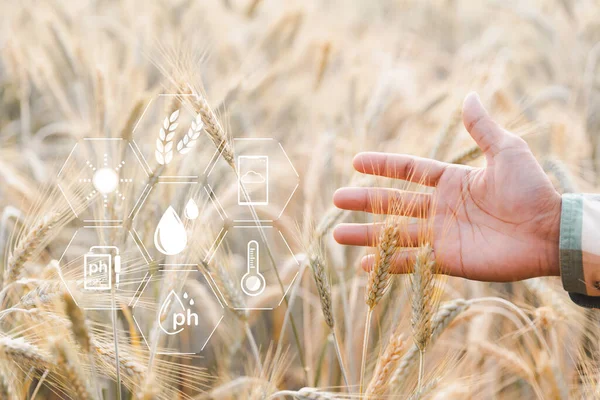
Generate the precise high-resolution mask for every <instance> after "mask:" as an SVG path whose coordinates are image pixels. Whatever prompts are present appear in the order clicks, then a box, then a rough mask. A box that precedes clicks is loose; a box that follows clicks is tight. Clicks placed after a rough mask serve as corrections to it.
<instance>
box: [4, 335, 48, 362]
mask: <svg viewBox="0 0 600 400" xmlns="http://www.w3.org/2000/svg"><path fill="white" fill-rule="evenodd" d="M0 355H1V356H2V357H3V358H4V359H6V360H8V361H13V362H15V363H16V364H17V365H19V366H21V367H33V368H49V367H51V366H53V365H54V364H53V362H51V360H50V357H49V356H48V354H46V353H45V352H43V351H42V350H41V349H40V348H39V347H38V346H36V345H33V344H31V343H29V342H27V341H26V340H25V339H24V338H22V337H21V338H16V339H12V338H10V337H8V336H4V337H1V338H0Z"/></svg>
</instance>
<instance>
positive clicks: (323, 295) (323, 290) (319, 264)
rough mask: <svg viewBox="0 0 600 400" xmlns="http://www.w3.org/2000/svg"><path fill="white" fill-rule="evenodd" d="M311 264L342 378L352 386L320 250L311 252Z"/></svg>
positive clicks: (347, 384)
mask: <svg viewBox="0 0 600 400" xmlns="http://www.w3.org/2000/svg"><path fill="white" fill-rule="evenodd" d="M309 264H310V267H311V270H312V271H313V277H314V279H315V284H316V286H317V292H318V294H319V301H320V303H321V311H322V312H323V317H324V318H325V323H326V324H327V326H329V328H330V329H331V332H332V335H333V343H334V346H335V351H336V356H337V358H338V363H339V364H340V370H341V371H342V376H343V378H344V382H345V383H346V386H349V385H350V381H349V380H348V376H347V373H346V367H345V366H344V363H343V360H342V352H341V350H340V344H339V339H338V336H337V334H336V332H335V327H334V325H335V319H334V317H333V305H332V300H331V286H330V284H329V278H328V277H327V274H326V273H325V263H324V262H323V259H322V257H321V255H320V253H319V250H314V251H311V257H310V259H309Z"/></svg>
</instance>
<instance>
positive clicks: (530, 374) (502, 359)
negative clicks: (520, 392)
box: [475, 341, 535, 384]
mask: <svg viewBox="0 0 600 400" xmlns="http://www.w3.org/2000/svg"><path fill="white" fill-rule="evenodd" d="M475 348H476V349H477V350H478V351H480V352H482V353H483V354H485V355H487V356H489V357H492V358H494V359H495V360H496V361H497V362H498V363H499V364H500V365H502V366H503V367H504V368H506V369H508V370H509V371H512V372H513V373H514V374H515V375H518V376H520V377H521V378H523V379H525V380H526V381H528V382H529V383H531V384H535V373H534V371H533V370H532V368H531V367H530V366H529V365H527V363H526V362H525V361H524V360H523V358H521V357H519V356H518V355H517V354H516V353H515V352H513V351H512V350H509V349H507V348H506V347H501V346H498V345H496V344H493V343H490V342H487V341H486V342H484V341H481V342H477V343H475Z"/></svg>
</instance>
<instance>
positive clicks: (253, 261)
mask: <svg viewBox="0 0 600 400" xmlns="http://www.w3.org/2000/svg"><path fill="white" fill-rule="evenodd" d="M246 267H247V271H246V274H244V276H243V277H242V281H241V286H242V291H243V292H244V293H246V294H247V295H248V296H258V295H260V294H261V293H262V292H264V291H265V288H266V287H267V282H266V280H265V277H264V276H263V275H262V274H261V273H260V246H259V244H258V242H257V241H256V240H251V241H249V242H248V250H247V255H246Z"/></svg>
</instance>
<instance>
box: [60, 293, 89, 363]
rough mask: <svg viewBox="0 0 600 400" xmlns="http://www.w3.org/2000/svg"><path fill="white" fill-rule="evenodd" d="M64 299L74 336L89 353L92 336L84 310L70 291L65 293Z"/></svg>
mask: <svg viewBox="0 0 600 400" xmlns="http://www.w3.org/2000/svg"><path fill="white" fill-rule="evenodd" d="M63 301H64V303H65V314H66V315H67V318H69V321H70V322H71V330H72V332H73V336H74V337H75V340H76V341H77V343H79V345H80V346H81V348H82V349H83V351H85V352H86V353H89V352H90V350H91V337H90V332H89V329H88V326H87V322H86V320H85V316H84V315H83V310H82V309H81V308H80V307H79V306H78V305H77V304H76V303H75V301H74V300H73V297H72V296H71V294H70V293H64V294H63Z"/></svg>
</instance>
